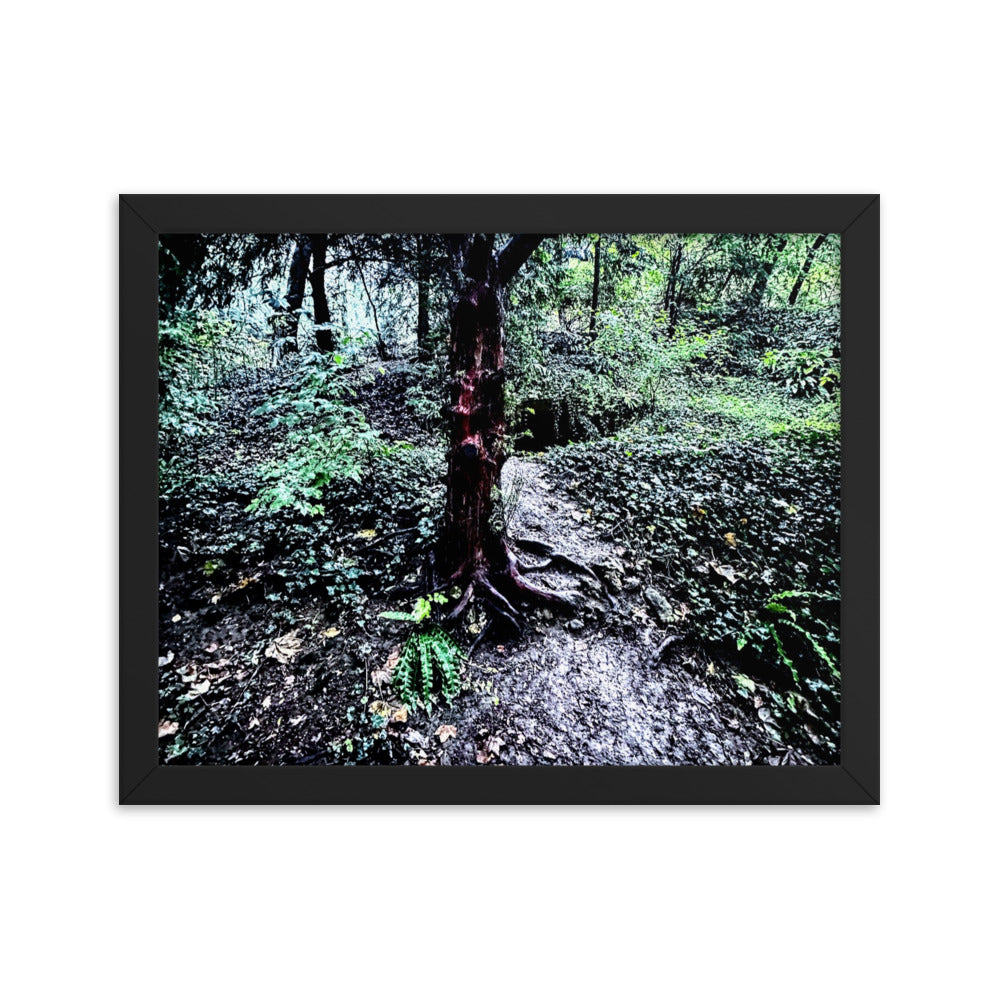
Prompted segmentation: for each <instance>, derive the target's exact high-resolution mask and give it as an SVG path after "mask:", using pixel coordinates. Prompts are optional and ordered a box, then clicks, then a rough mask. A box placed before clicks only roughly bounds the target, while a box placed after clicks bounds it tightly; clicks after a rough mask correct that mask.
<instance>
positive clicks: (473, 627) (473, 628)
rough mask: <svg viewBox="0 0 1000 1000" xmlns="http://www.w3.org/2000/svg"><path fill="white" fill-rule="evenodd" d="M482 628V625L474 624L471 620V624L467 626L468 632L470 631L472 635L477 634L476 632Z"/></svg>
mask: <svg viewBox="0 0 1000 1000" xmlns="http://www.w3.org/2000/svg"><path fill="white" fill-rule="evenodd" d="M482 630H483V627H482V625H477V624H476V623H475V622H473V623H472V624H471V625H470V626H469V631H470V632H471V633H472V634H473V635H478V634H479V633H480V632H482Z"/></svg>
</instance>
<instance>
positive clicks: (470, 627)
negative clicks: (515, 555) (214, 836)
mask: <svg viewBox="0 0 1000 1000" xmlns="http://www.w3.org/2000/svg"><path fill="white" fill-rule="evenodd" d="M287 379H288V375H287V373H286V372H284V371H283V370H282V369H275V370H273V371H271V372H268V373H266V374H265V375H264V377H263V378H257V379H255V380H243V381H242V382H239V383H236V384H234V385H232V386H231V387H230V388H229V390H227V391H228V393H229V395H228V396H227V398H226V399H225V400H224V401H223V404H222V408H221V410H220V414H219V419H218V421H217V431H216V432H215V433H214V434H213V436H212V437H211V438H210V439H209V440H207V441H205V442H204V443H203V444H202V450H203V455H204V460H205V463H206V465H211V467H212V468H213V469H215V470H216V474H215V479H214V482H216V483H219V482H223V483H225V482H229V481H230V480H234V479H238V476H237V472H238V470H240V469H246V468H247V467H248V466H249V465H250V464H252V462H253V461H255V460H261V459H263V458H264V457H265V456H266V454H267V453H268V450H269V448H270V446H271V439H272V438H271V436H269V432H268V430H267V429H266V424H265V421H264V420H263V419H261V418H259V417H255V416H253V411H254V408H255V407H256V406H258V405H259V404H260V403H261V401H262V400H264V399H266V398H268V396H269V395H273V394H274V393H275V392H278V391H280V390H281V388H282V386H283V385H285V384H286V383H287ZM382 387H383V390H384V391H383V393H382V395H381V397H380V396H379V395H378V393H375V394H373V396H372V398H371V399H370V400H369V405H368V406H367V407H366V410H367V416H368V418H369V421H370V423H371V424H372V426H373V427H375V428H376V429H378V428H379V425H380V423H381V424H382V425H383V427H385V428H389V427H390V425H391V434H392V436H393V437H394V438H399V437H401V436H404V435H406V434H407V433H408V431H407V428H406V427H401V426H400V420H399V414H400V412H401V411H400V408H399V406H398V405H397V404H398V398H397V397H398V393H397V396H394V395H393V393H394V392H395V391H396V390H395V388H394V387H393V385H392V382H391V380H385V379H383V380H382ZM394 399H395V400H396V402H395V403H394ZM410 436H412V437H413V438H415V439H418V440H420V439H423V437H422V435H421V433H420V432H419V431H417V430H413V431H412V433H411V435H410ZM504 476H505V481H506V482H509V483H513V484H515V487H516V491H517V494H518V496H517V503H516V505H515V507H514V510H513V513H512V516H511V521H510V523H509V526H508V527H509V534H510V536H511V538H512V539H513V540H515V541H514V545H515V549H517V551H518V552H519V554H520V556H521V557H522V561H523V562H524V563H526V564H528V565H531V564H532V563H539V562H542V561H543V560H542V558H541V557H539V556H538V555H536V554H533V552H534V553H537V551H538V548H537V546H533V545H532V542H534V543H539V542H540V543H544V544H545V545H547V546H550V547H551V548H553V549H555V550H558V551H559V552H561V553H564V554H565V555H566V556H568V557H570V558H571V559H572V560H574V561H576V562H578V563H581V564H585V565H587V566H590V567H592V568H593V569H594V570H595V571H596V573H597V574H598V575H599V577H600V583H597V582H595V580H594V579H592V578H591V577H589V576H588V575H586V574H581V573H578V572H575V571H573V570H569V569H565V568H563V565H562V564H556V565H555V566H550V567H548V568H545V569H540V570H538V571H533V572H532V573H531V577H532V580H533V581H534V582H536V583H539V584H541V585H543V586H546V587H548V588H550V589H554V590H563V591H565V590H570V589H573V590H576V591H577V592H579V593H581V594H582V595H583V596H584V599H583V600H582V601H581V602H580V605H579V607H578V609H577V610H576V611H575V612H571V613H565V612H554V611H551V610H548V609H546V608H536V609H535V610H532V611H529V612H528V614H527V622H528V624H527V627H526V628H525V630H524V632H523V634H521V635H515V634H512V633H504V632H502V631H501V630H500V629H499V627H497V626H496V625H495V623H493V622H491V621H490V619H489V618H488V617H487V612H486V610H485V609H481V608H479V609H477V608H476V607H473V610H472V613H471V614H470V616H469V617H468V618H467V619H465V620H463V622H462V623H461V626H460V631H459V632H458V633H457V634H456V638H457V640H458V641H459V643H460V645H462V646H463V648H464V649H466V650H468V649H469V648H470V647H473V646H474V652H473V654H472V656H471V658H470V659H469V661H468V662H467V663H466V665H465V666H464V668H463V675H462V690H461V693H460V695H459V696H458V698H457V699H456V700H455V702H454V703H453V704H452V705H450V706H446V705H443V704H436V705H434V706H433V708H432V710H431V712H430V714H427V713H426V712H425V711H423V710H421V709H417V710H412V709H410V710H408V709H407V708H406V707H404V706H403V705H402V704H401V702H400V701H399V699H398V698H397V697H396V696H395V694H394V692H393V690H392V686H391V683H390V680H389V678H390V673H391V667H392V664H393V662H394V660H395V657H396V656H397V655H398V652H399V647H400V644H401V642H402V640H403V639H404V638H405V636H406V633H407V630H408V628H409V626H407V625H406V624H404V623H398V622H391V621H387V620H385V619H381V618H379V614H380V613H381V612H382V611H385V610H398V609H399V608H400V607H401V606H406V607H408V606H409V603H407V602H403V601H401V599H400V598H399V597H398V596H395V595H394V594H393V588H392V587H390V586H388V585H387V584H386V583H385V582H382V583H376V582H375V581H376V580H377V577H374V576H373V577H370V578H365V577H362V582H363V583H365V582H366V581H367V582H366V593H365V597H364V598H363V601H362V605H363V606H362V607H361V609H360V610H359V611H358V613H356V614H355V613H349V612H348V611H347V610H345V605H344V602H342V601H341V602H339V603H338V602H337V601H335V600H333V599H329V598H326V597H323V596H319V595H318V594H317V593H316V592H315V591H314V590H308V589H307V590H306V591H304V592H303V593H301V594H300V595H298V596H297V597H296V598H295V600H294V602H292V601H285V600H283V599H282V596H281V591H280V589H279V582H280V581H278V580H277V578H276V576H275V572H276V570H275V567H276V565H277V561H276V560H275V559H274V558H271V559H264V558H257V559H255V560H251V559H248V558H246V557H243V558H242V559H239V558H234V557H230V558H228V560H227V565H226V567H225V568H224V569H221V568H220V569H219V570H218V571H217V572H216V571H214V570H215V564H213V563H212V562H211V561H206V558H205V556H206V553H209V552H215V551H216V549H215V548H213V544H212V543H213V541H214V539H215V536H217V535H219V534H220V533H222V534H225V533H226V532H227V531H228V532H231V531H233V530H234V526H237V525H242V524H243V522H244V521H245V520H246V518H247V515H246V514H245V513H244V508H245V506H246V504H247V502H248V499H249V498H250V496H251V495H252V494H251V493H250V492H248V490H247V488H246V487H242V488H241V487H238V486H237V487H226V488H221V489H216V491H215V492H214V493H213V494H212V495H211V497H210V501H206V500H204V499H199V498H198V497H197V496H194V497H193V498H189V499H188V500H187V502H186V503H185V502H181V501H178V500H172V501H171V502H170V503H168V504H166V505H164V508H163V511H162V522H161V584H160V591H161V594H160V596H161V604H160V606H161V622H160V653H161V656H160V676H161V721H160V737H161V738H160V748H161V760H162V761H163V762H172V763H175V764H234V763H244V764H345V763H346V764H419V765H436V764H445V765H447V764H450V765H475V764H495V765H505V764H508V765H527V764H539V765H546V764H552V765H560V764H589V765H602V764H633V765H649V764H702V765H704V764H732V765H753V764H821V763H832V762H833V761H834V760H835V754H834V752H833V750H832V748H831V747H830V745H829V743H828V742H824V741H823V740H822V739H820V738H818V737H817V736H816V735H815V733H813V732H811V730H810V729H809V727H808V726H804V727H798V728H794V729H792V730H789V729H787V728H782V727H776V726H775V724H774V722H775V720H774V718H773V715H772V712H771V707H772V699H771V698H769V691H768V688H767V677H768V674H767V671H765V670H762V671H760V672H759V674H758V679H757V680H756V681H751V680H749V679H746V682H745V683H743V684H734V683H733V676H734V674H735V673H736V672H737V671H738V670H743V671H746V670H747V668H746V666H745V665H741V664H740V663H737V662H736V661H735V659H733V655H732V654H727V653H726V652H725V651H723V650H722V649H721V647H718V646H715V645H711V644H706V643H704V642H702V641H701V640H699V639H697V638H695V637H694V635H693V633H692V632H691V631H689V630H687V629H685V627H684V624H683V621H682V620H681V621H674V620H670V619H669V617H665V616H664V615H663V613H662V611H663V607H664V606H665V605H666V604H668V603H669V604H673V605H676V604H677V602H676V600H675V598H674V596H673V595H672V594H670V593H668V594H666V595H664V594H663V593H662V591H661V590H657V588H656V587H653V586H651V585H650V582H649V579H648V577H647V578H646V579H643V578H640V576H639V575H638V573H637V572H636V571H635V568H634V563H633V561H632V558H633V555H634V553H632V552H631V551H630V550H629V549H628V548H627V547H626V546H624V545H622V544H620V543H618V542H617V541H616V540H615V539H614V538H613V537H611V536H610V535H609V533H608V532H607V531H604V530H601V528H600V527H599V525H598V524H597V523H596V521H595V518H594V516H593V511H592V509H591V508H587V507H584V506H583V501H582V500H581V499H580V496H579V494H578V493H577V491H576V490H574V489H571V488H570V486H571V484H570V482H569V481H568V480H567V477H566V476H564V475H560V474H558V471H557V470H555V469H554V468H553V466H552V465H550V464H548V463H547V462H546V461H545V457H544V456H531V455H523V454H522V455H516V456H513V457H511V458H510V459H509V460H508V462H507V464H506V466H505V469H504ZM227 490H228V492H227ZM357 534H358V535H359V536H362V537H363V540H364V546H363V548H364V549H368V548H371V547H372V546H376V545H377V544H379V543H381V542H382V541H383V540H384V545H385V546H386V547H389V546H390V544H391V545H394V546H396V547H397V548H399V549H400V550H402V551H403V552H404V553H405V550H406V547H407V543H408V539H407V532H406V531H402V532H399V535H401V537H397V538H395V539H392V538H391V537H390V536H391V534H392V533H391V532H383V531H379V532H378V533H376V531H375V530H374V529H372V530H370V531H368V532H364V531H361V532H358V533H357ZM369 537H371V538H372V540H371V541H370V542H369V541H368V539H369ZM517 540H520V543H519V542H518V541H517ZM406 579H410V578H409V577H407V578H406ZM661 586H662V585H661ZM484 630H485V632H484ZM741 676H745V675H742V674H741Z"/></svg>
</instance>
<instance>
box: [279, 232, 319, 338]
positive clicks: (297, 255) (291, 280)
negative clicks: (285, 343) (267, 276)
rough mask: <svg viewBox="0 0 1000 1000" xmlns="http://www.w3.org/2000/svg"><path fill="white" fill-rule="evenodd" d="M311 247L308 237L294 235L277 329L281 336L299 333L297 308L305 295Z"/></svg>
mask: <svg viewBox="0 0 1000 1000" xmlns="http://www.w3.org/2000/svg"><path fill="white" fill-rule="evenodd" d="M311 252H312V248H311V245H310V243H309V237H308V236H305V235H298V236H296V237H295V248H294V249H293V250H292V263H291V265H290V267H289V269H288V290H287V291H286V292H285V303H286V308H285V315H283V316H282V317H281V322H280V324H278V329H279V331H280V334H281V336H282V337H291V338H293V339H294V338H297V337H298V335H299V310H300V309H301V308H302V300H303V299H304V298H305V295H306V276H307V275H308V274H309V257H310V255H311Z"/></svg>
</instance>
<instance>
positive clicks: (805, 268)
mask: <svg viewBox="0 0 1000 1000" xmlns="http://www.w3.org/2000/svg"><path fill="white" fill-rule="evenodd" d="M825 242H826V233H820V234H819V236H817V237H816V239H815V241H814V242H813V245H812V246H811V247H810V248H809V249H808V250H807V251H806V259H805V260H804V261H803V262H802V270H801V271H799V276H798V277H797V278H796V279H795V284H794V285H792V291H791V294H790V295H789V296H788V304H789V305H790V306H794V305H795V300H796V299H797V298H798V297H799V292H800V291H802V283H803V282H804V281H805V280H806V278H808V277H809V269H810V268H811V267H812V265H813V258H814V257H815V256H816V251H817V250H819V248H820V247H821V246H822V245H823V244H824V243H825Z"/></svg>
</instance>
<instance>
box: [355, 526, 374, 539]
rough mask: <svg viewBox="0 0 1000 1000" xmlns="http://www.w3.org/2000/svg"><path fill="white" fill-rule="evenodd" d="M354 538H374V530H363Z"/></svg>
mask: <svg viewBox="0 0 1000 1000" xmlns="http://www.w3.org/2000/svg"><path fill="white" fill-rule="evenodd" d="M356 537H357V538H374V537H375V529H374V528H365V529H364V530H363V531H359V532H358V533H357V536H356Z"/></svg>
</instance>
